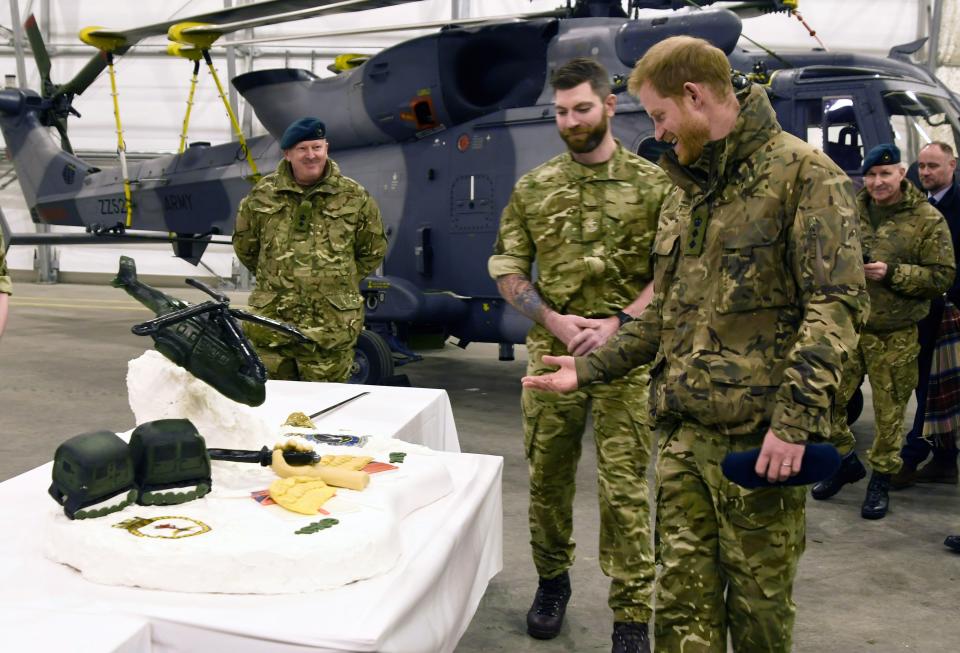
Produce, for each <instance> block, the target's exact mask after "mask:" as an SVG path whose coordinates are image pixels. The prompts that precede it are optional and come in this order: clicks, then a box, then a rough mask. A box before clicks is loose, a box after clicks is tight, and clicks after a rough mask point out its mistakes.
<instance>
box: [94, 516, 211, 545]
mask: <svg viewBox="0 0 960 653" xmlns="http://www.w3.org/2000/svg"><path fill="white" fill-rule="evenodd" d="M113 527H114V528H122V529H124V530H126V531H127V532H128V533H130V534H131V535H136V536H137V537H153V538H157V539H161V540H179V539H183V538H184V537H193V536H195V535H203V534H204V533H209V532H210V527H209V526H207V525H206V524H204V523H203V522H202V521H198V520H196V519H193V518H191V517H132V518H130V519H126V520H124V521H122V522H120V523H118V524H114V525H113Z"/></svg>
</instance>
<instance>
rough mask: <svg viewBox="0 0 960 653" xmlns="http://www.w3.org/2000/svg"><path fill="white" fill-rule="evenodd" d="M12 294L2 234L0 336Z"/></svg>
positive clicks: (0, 245) (5, 324)
mask: <svg viewBox="0 0 960 653" xmlns="http://www.w3.org/2000/svg"><path fill="white" fill-rule="evenodd" d="M12 294H13V284H12V283H10V275H9V274H8V273H7V248H6V247H5V246H4V243H3V234H2V233H0V336H2V335H3V330H4V329H5V328H6V326H7V310H8V308H9V305H10V295H12Z"/></svg>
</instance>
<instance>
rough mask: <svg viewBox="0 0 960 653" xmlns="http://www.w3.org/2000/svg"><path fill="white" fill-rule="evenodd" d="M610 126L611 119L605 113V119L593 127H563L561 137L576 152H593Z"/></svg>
mask: <svg viewBox="0 0 960 653" xmlns="http://www.w3.org/2000/svg"><path fill="white" fill-rule="evenodd" d="M609 128H610V121H609V119H608V118H607V114H603V119H602V120H601V121H600V122H598V123H597V124H596V125H594V126H593V127H577V128H576V129H561V130H560V138H562V139H563V142H564V143H566V144H567V148H568V149H569V150H570V151H571V152H573V153H574V154H586V153H587V152H593V151H594V150H595V149H597V147H598V146H599V145H600V143H602V142H603V138H604V137H605V136H606V135H607V131H608V130H609Z"/></svg>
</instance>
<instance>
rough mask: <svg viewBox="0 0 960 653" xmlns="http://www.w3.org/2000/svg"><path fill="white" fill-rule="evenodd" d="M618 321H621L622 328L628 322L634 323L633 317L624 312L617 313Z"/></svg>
mask: <svg viewBox="0 0 960 653" xmlns="http://www.w3.org/2000/svg"><path fill="white" fill-rule="evenodd" d="M617 320H619V321H620V326H623V325H624V324H626V323H627V322H633V316H632V315H630V314H629V313H624V312H623V311H617Z"/></svg>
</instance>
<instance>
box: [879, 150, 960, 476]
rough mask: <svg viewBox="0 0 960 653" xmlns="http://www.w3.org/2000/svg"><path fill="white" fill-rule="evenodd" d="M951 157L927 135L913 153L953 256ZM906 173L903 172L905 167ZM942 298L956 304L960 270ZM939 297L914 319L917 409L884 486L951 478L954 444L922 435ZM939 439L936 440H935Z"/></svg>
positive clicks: (959, 194)
mask: <svg viewBox="0 0 960 653" xmlns="http://www.w3.org/2000/svg"><path fill="white" fill-rule="evenodd" d="M956 169H957V158H956V157H955V156H954V153H953V147H952V146H951V145H950V144H949V143H944V142H943V141H933V142H932V143H927V144H926V145H924V146H923V147H922V148H920V154H919V155H918V157H917V171H918V173H919V175H918V178H919V182H920V185H921V187H922V188H923V190H924V191H926V194H927V201H928V202H930V204H931V205H932V206H934V207H935V208H936V209H937V210H938V211H940V213H942V214H943V217H944V218H945V219H946V220H947V226H948V227H949V228H950V233H951V236H952V238H953V256H954V259H955V262H956V258H957V257H958V256H960V185H958V184H957V183H956V181H954V173H955V171H956ZM907 176H908V177H909V172H908V173H907ZM946 298H947V299H949V300H950V303H952V304H953V305H954V306H960V275H958V276H957V277H956V278H954V281H953V285H952V286H950V289H949V290H948V291H947V293H946ZM944 306H945V305H944V298H943V297H934V298H933V299H931V300H930V312H929V313H927V316H926V317H924V318H923V319H922V320H920V322H918V323H917V331H918V333H919V339H920V356H919V358H918V360H917V366H918V371H919V380H918V381H917V391H916V393H917V412H916V414H915V415H914V419H913V427H912V428H911V429H910V432H909V433H907V436H906V439H905V441H904V443H903V448H901V449H900V459H901V460H903V465H902V466H901V467H900V471H898V472H897V473H896V474H894V475H893V476H892V477H891V478H890V489H892V490H899V489H903V488H906V487H910V486H911V485H913V484H914V483H916V482H918V481H919V482H921V483H949V484H952V485H956V484H957V450H956V448H955V447H951V448H945V447H943V446H933V445H932V444H931V443H930V442H928V441H927V440H926V439H924V437H923V423H924V416H925V413H926V410H925V408H926V406H927V386H928V384H929V382H930V368H931V365H932V363H933V357H934V349H935V347H936V341H937V335H938V334H939V332H940V322H941V320H942V319H943V312H944ZM937 444H938V445H941V444H942V442H938V443H937ZM931 452H933V458H932V459H931V460H930V462H928V463H927V464H926V465H924V466H923V467H922V468H920V469H917V467H918V466H919V465H920V463H922V462H923V461H924V460H926V459H927V457H928V456H929V455H930V453H931Z"/></svg>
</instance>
